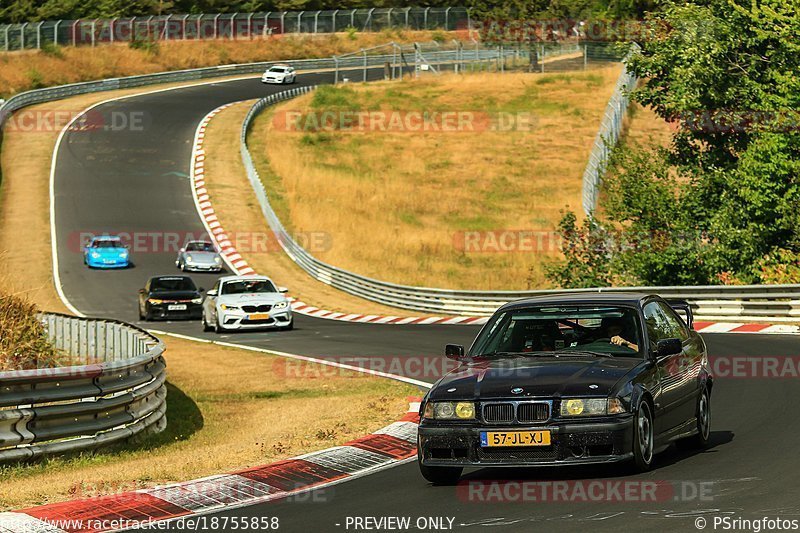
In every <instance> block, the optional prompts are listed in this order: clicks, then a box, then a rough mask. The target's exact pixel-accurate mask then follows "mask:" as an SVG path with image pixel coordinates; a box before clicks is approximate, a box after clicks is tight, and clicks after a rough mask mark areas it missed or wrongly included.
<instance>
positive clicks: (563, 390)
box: [418, 292, 713, 484]
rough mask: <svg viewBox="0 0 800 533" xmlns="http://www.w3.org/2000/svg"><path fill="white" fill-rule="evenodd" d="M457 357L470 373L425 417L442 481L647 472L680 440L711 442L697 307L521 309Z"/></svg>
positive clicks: (438, 397) (557, 298) (499, 315)
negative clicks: (535, 471) (503, 474)
mask: <svg viewBox="0 0 800 533" xmlns="http://www.w3.org/2000/svg"><path fill="white" fill-rule="evenodd" d="M681 315H683V316H684V317H683V318H682V316H681ZM446 355H447V357H449V358H451V359H456V360H458V361H460V363H461V364H460V365H459V367H458V368H456V369H455V370H453V371H452V372H450V373H449V374H447V375H446V376H445V377H443V378H442V379H441V380H439V381H438V382H437V383H436V384H435V385H434V386H433V387H432V388H431V390H430V391H429V392H428V394H427V395H426V396H425V398H424V399H423V401H422V404H421V407H420V426H419V441H418V458H419V465H420V470H421V472H422V475H423V476H424V477H425V479H427V480H428V481H431V482H433V483H436V484H447V483H454V482H455V481H457V480H458V479H459V477H460V475H461V473H462V470H463V468H464V467H467V466H477V467H482V466H491V467H498V466H512V467H519V466H538V465H543V466H553V465H567V464H570V465H572V464H588V463H611V462H618V461H629V462H630V464H631V465H632V466H633V467H634V468H635V469H636V470H638V471H645V470H648V469H649V468H650V466H651V464H652V461H653V455H654V454H655V453H658V452H659V451H661V450H663V449H664V448H666V447H667V446H668V445H669V444H670V443H672V442H674V441H677V440H679V439H681V440H686V441H687V442H689V443H691V444H692V445H694V446H698V447H704V446H706V445H707V443H708V439H709V434H710V428H711V390H712V385H713V377H712V375H711V370H710V367H709V363H708V356H707V353H706V346H705V343H704V342H703V339H702V338H701V337H700V335H699V334H698V333H697V332H695V331H694V330H693V329H692V314H691V309H690V308H689V306H688V305H687V304H686V303H685V302H672V301H670V302H668V301H667V300H664V299H663V298H661V297H659V296H655V295H648V294H635V293H585V292H584V293H569V294H558V295H548V296H542V297H537V298H531V299H526V300H521V301H516V302H511V303H508V304H506V305H504V306H503V307H501V308H500V309H498V310H497V312H495V314H494V315H493V316H492V318H491V319H490V320H489V321H488V322H487V323H486V325H485V326H484V327H483V329H481V331H480V333H479V334H478V337H477V338H476V340H475V341H474V343H473V345H472V347H471V348H470V349H469V351H468V352H466V353H465V350H464V348H463V347H462V346H458V345H448V346H447V348H446Z"/></svg>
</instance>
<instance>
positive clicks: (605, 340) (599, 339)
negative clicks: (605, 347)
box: [592, 337, 611, 344]
mask: <svg viewBox="0 0 800 533" xmlns="http://www.w3.org/2000/svg"><path fill="white" fill-rule="evenodd" d="M592 342H607V343H609V344H611V337H600V338H598V339H595V340H594V341H592Z"/></svg>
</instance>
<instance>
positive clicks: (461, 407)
mask: <svg viewBox="0 0 800 533" xmlns="http://www.w3.org/2000/svg"><path fill="white" fill-rule="evenodd" d="M456 416H457V417H458V418H462V419H465V420H466V419H470V418H475V404H474V403H469V402H459V403H457V404H456Z"/></svg>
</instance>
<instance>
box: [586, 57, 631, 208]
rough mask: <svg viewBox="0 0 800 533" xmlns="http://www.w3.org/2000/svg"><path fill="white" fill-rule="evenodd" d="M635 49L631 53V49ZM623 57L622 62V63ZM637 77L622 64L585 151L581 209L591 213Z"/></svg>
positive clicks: (595, 205)
mask: <svg viewBox="0 0 800 533" xmlns="http://www.w3.org/2000/svg"><path fill="white" fill-rule="evenodd" d="M633 46H634V47H635V48H634V50H632V52H631V53H633V52H635V50H636V48H638V47H636V45H633ZM627 57H628V56H626V58H625V59H623V63H625V60H626V59H627ZM636 81H637V78H636V76H634V75H633V74H632V73H631V72H630V71H629V70H628V68H627V66H626V67H624V68H623V70H622V73H621V74H620V75H619V78H618V79H617V85H616V86H615V87H614V92H613V94H612V95H611V98H610V99H609V100H608V105H606V110H605V113H604V114H603V121H602V122H601V123H600V130H599V131H598V132H597V136H596V137H595V139H594V144H593V145H592V151H591V153H590V154H589V162H588V163H587V164H586V169H585V170H584V171H583V198H582V202H581V203H582V205H583V212H584V213H586V214H587V215H589V214H591V213H592V212H593V211H594V210H595V208H596V207H597V199H598V197H599V195H600V183H601V182H602V179H603V174H604V173H605V171H606V166H607V165H608V160H609V157H610V156H611V152H612V151H613V150H614V147H615V146H616V144H617V141H618V140H619V136H620V133H621V132H622V125H623V122H624V121H625V116H626V115H627V113H628V104H629V103H630V101H629V97H628V95H629V92H630V90H631V89H632V88H633V87H634V86H635V85H636Z"/></svg>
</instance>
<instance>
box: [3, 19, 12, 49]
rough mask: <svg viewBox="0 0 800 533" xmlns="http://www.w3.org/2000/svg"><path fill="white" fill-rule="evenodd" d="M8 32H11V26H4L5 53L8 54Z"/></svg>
mask: <svg viewBox="0 0 800 533" xmlns="http://www.w3.org/2000/svg"><path fill="white" fill-rule="evenodd" d="M10 31H11V25H10V24H8V25H6V31H5V32H4V33H5V39H6V52H8V46H9V45H8V32H10Z"/></svg>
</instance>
